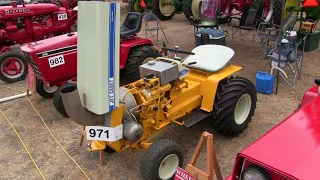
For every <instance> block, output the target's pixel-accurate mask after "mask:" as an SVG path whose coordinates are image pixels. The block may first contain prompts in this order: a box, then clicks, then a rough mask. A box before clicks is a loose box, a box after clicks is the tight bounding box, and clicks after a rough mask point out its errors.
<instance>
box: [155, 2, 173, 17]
mask: <svg viewBox="0 0 320 180" xmlns="http://www.w3.org/2000/svg"><path fill="white" fill-rule="evenodd" d="M159 7H160V12H161V14H162V15H163V16H171V15H172V13H173V12H174V10H175V8H174V5H173V1H172V0H160V1H159Z"/></svg>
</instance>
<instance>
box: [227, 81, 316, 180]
mask: <svg viewBox="0 0 320 180" xmlns="http://www.w3.org/2000/svg"><path fill="white" fill-rule="evenodd" d="M315 83H316V84H317V85H316V86H314V87H312V88H311V89H309V90H308V91H307V92H306V93H305V94H304V97H303V99H302V102H301V104H300V105H299V108H298V109H297V110H296V111H295V112H294V113H293V114H292V115H290V116H289V117H288V118H287V119H285V120H284V121H282V122H281V123H280V124H278V125H277V126H276V127H274V128H273V129H271V130H270V131H269V132H267V133H266V134H265V135H264V136H262V137H261V138H260V139H258V140H257V141H256V142H254V143H253V144H251V145H250V146H248V147H247V148H246V149H244V150H243V151H241V152H240V153H238V155H237V157H236V161H235V165H234V169H233V172H232V174H231V175H230V176H228V177H227V178H226V180H236V179H241V180H249V179H256V180H289V179H290V180H298V179H299V180H309V179H310V180H311V179H318V178H319V166H320V121H319V120H320V108H319V105H320V79H316V80H315Z"/></svg>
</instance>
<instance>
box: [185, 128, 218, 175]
mask: <svg viewBox="0 0 320 180" xmlns="http://www.w3.org/2000/svg"><path fill="white" fill-rule="evenodd" d="M205 140H206V142H207V172H206V173H205V172H203V171H201V170H200V169H198V168H196V167H195V166H194V165H195V164H196V161H197V159H198V157H199V155H200V152H201V149H202V148H203V145H204V142H205ZM213 170H214V171H215V173H216V177H217V180H222V174H221V171H220V167H219V164H218V160H217V157H216V153H215V150H214V148H213V135H212V134H209V133H208V132H203V133H202V135H201V138H200V140H199V142H198V145H197V147H196V150H195V151H194V153H193V155H192V157H191V160H190V162H189V163H188V164H187V167H186V171H188V172H190V173H191V174H193V175H194V177H195V179H198V180H212V179H213Z"/></svg>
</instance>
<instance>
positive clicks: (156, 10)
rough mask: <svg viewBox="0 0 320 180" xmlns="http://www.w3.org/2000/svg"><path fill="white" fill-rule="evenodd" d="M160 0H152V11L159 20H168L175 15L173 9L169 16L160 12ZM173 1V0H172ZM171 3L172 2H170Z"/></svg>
mask: <svg viewBox="0 0 320 180" xmlns="http://www.w3.org/2000/svg"><path fill="white" fill-rule="evenodd" d="M160 1H161V0H153V1H152V2H153V3H152V13H153V14H155V15H156V16H157V17H158V18H159V19H160V20H161V21H166V20H170V19H172V18H173V16H174V15H175V11H173V12H172V13H171V14H170V15H169V16H165V15H163V14H162V12H161V10H160ZM172 1H174V0H172ZM172 3H173V2H172Z"/></svg>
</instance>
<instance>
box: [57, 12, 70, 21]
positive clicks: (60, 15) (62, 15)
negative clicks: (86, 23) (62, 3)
mask: <svg viewBox="0 0 320 180" xmlns="http://www.w3.org/2000/svg"><path fill="white" fill-rule="evenodd" d="M66 19H68V14H67V13H62V14H58V20H59V21H62V20H66Z"/></svg>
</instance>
